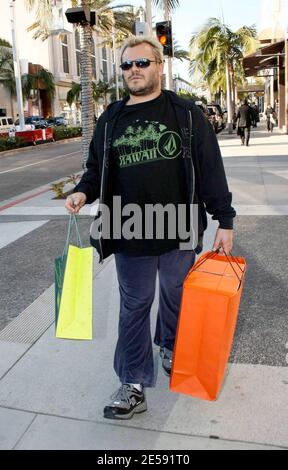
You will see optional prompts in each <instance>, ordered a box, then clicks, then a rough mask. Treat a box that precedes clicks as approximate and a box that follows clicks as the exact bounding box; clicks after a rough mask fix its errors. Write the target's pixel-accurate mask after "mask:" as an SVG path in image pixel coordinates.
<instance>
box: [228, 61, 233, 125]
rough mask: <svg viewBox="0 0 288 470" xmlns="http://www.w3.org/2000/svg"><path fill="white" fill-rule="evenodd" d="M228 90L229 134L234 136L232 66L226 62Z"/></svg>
mask: <svg viewBox="0 0 288 470" xmlns="http://www.w3.org/2000/svg"><path fill="white" fill-rule="evenodd" d="M226 85H227V86H226V88H227V113H228V133H229V134H232V129H233V124H232V103H231V82H230V66H229V62H228V60H227V62H226Z"/></svg>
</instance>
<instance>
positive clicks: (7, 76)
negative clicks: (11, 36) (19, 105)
mask: <svg viewBox="0 0 288 470" xmlns="http://www.w3.org/2000/svg"><path fill="white" fill-rule="evenodd" d="M0 84H1V85H3V86H4V87H5V88H6V90H7V91H8V92H9V95H10V102H11V115H12V117H14V109H13V98H14V97H15V96H16V82H15V75H14V62H13V49H12V45H11V44H10V42H8V41H6V40H5V39H2V38H0Z"/></svg>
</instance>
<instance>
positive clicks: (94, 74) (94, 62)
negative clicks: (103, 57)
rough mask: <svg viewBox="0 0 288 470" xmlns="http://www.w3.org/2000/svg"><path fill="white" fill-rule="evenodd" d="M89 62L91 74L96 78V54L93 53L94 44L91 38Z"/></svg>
mask: <svg viewBox="0 0 288 470" xmlns="http://www.w3.org/2000/svg"><path fill="white" fill-rule="evenodd" d="M91 62H92V75H93V78H96V54H95V44H94V40H93V38H92V44H91Z"/></svg>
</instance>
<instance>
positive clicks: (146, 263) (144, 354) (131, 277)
mask: <svg viewBox="0 0 288 470" xmlns="http://www.w3.org/2000/svg"><path fill="white" fill-rule="evenodd" d="M120 67H121V69H122V72H123V79H124V81H125V83H126V85H127V87H128V89H129V93H130V94H129V97H128V98H126V99H124V100H123V101H121V102H117V103H114V104H111V105H110V106H109V108H108V109H107V111H105V112H104V113H103V114H102V116H100V118H99V120H98V123H97V127H96V130H95V134H94V136H93V139H92V142H91V146H90V155H89V159H88V162H87V171H86V173H84V175H83V177H82V179H81V181H80V183H79V184H78V186H77V187H76V188H75V193H74V194H73V195H71V196H69V197H68V199H67V202H66V208H67V209H68V211H70V212H72V213H77V212H78V211H79V209H80V208H81V207H82V206H83V205H84V204H85V203H92V202H93V201H95V200H96V199H97V198H98V197H99V196H100V202H99V203H100V204H101V207H102V206H104V205H105V208H106V206H108V207H109V208H110V209H111V211H112V219H114V218H115V217H116V216H117V215H118V214H119V213H120V212H121V214H122V219H121V224H122V231H124V228H126V224H127V215H129V214H128V212H129V211H126V212H125V214H126V215H125V214H124V215H123V209H124V210H125V208H126V209H127V208H129V207H131V204H134V205H135V203H137V207H140V208H141V211H142V212H141V214H143V211H145V210H146V209H147V208H148V206H149V205H151V204H152V205H156V204H158V205H159V204H160V205H162V206H163V207H165V206H166V205H170V207H171V205H172V207H175V208H178V207H179V208H180V205H181V204H182V207H183V204H184V207H185V208H187V207H188V208H189V209H190V204H193V203H194V204H197V210H198V214H197V216H198V219H199V220H198V228H197V229H198V232H197V235H199V237H198V241H196V242H195V243H194V244H193V246H190V243H189V248H187V247H186V241H187V237H186V236H183V237H182V236H181V237H180V236H178V235H176V236H174V237H168V236H167V223H166V225H165V227H164V232H165V236H164V237H163V236H162V237H161V236H160V237H158V236H157V233H156V235H155V230H153V236H152V237H150V238H149V237H142V238H141V237H139V236H137V237H135V238H131V237H125V236H123V234H122V236H120V237H117V236H116V235H115V236H114V237H112V239H109V237H105V236H104V234H103V225H104V223H105V220H106V222H107V217H106V219H105V217H104V216H105V214H104V212H105V210H104V209H103V213H101V217H100V218H99V219H97V221H99V220H100V219H101V218H102V219H101V223H100V225H99V227H98V230H100V232H101V230H102V232H101V233H100V235H99V240H96V238H97V234H96V232H97V230H96V229H95V227H94V228H93V226H92V228H91V243H92V244H93V245H94V246H96V247H97V249H98V251H99V254H100V260H103V259H104V258H106V257H107V256H108V255H110V254H111V253H115V262H116V270H117V277H118V282H119V290H120V319H119V329H118V335H119V336H118V342H117V346H116V351H115V356H114V369H115V371H116V373H117V375H118V377H119V379H120V382H121V387H120V388H119V390H118V391H117V392H116V394H115V395H114V397H111V399H112V401H111V402H110V403H109V404H108V405H107V406H106V407H105V408H104V417H106V418H110V419H129V418H131V417H132V416H133V415H134V413H141V412H143V411H146V409H147V403H146V398H145V394H144V387H151V386H153V381H154V370H153V354H152V340H151V333H150V318H149V316H150V308H151V305H152V302H153V299H154V293H155V282H156V275H157V272H158V275H159V294H160V295H159V308H158V317H157V326H156V333H155V337H154V342H155V343H156V344H157V345H158V346H159V347H160V355H161V357H162V366H163V368H164V371H165V372H166V374H167V375H169V374H170V372H171V363H172V352H173V347H174V342H175V334H176V327H177V320H178V313H179V307H180V301H181V289H182V284H183V281H184V279H185V276H186V275H187V273H188V271H189V269H190V268H191V266H192V265H193V263H194V260H195V252H196V253H199V252H200V251H201V246H202V238H203V232H204V230H205V229H206V227H207V218H206V210H207V211H208V212H209V213H210V214H212V215H213V218H214V219H217V220H219V228H218V230H217V234H216V238H215V242H214V246H213V249H217V248H220V250H221V251H222V252H223V250H225V252H226V253H229V252H230V250H231V248H232V233H233V230H232V229H233V217H234V216H235V211H234V209H233V208H232V207H231V193H229V191H228V187H227V182H226V177H225V173H224V168H223V163H222V158H221V155H220V151H219V147H218V143H217V139H216V137H215V134H214V131H213V129H212V127H211V125H210V123H209V122H208V121H207V120H206V118H205V116H204V115H203V113H202V112H201V110H199V109H198V108H197V106H196V105H195V104H194V103H193V102H191V101H187V100H183V99H180V98H179V97H178V96H177V95H176V94H174V93H172V92H168V91H161V80H162V76H163V49H162V46H161V45H160V43H159V42H158V41H157V40H155V39H154V38H149V37H143V36H141V37H133V38H130V39H129V40H128V41H127V42H126V43H125V44H124V46H123V49H122V54H121V66H120ZM116 196H118V197H119V196H121V207H120V209H118V210H116V209H113V203H112V197H114V198H115V197H116ZM113 201H114V199H113ZM187 212H189V211H187ZM179 213H180V211H179ZM179 213H178V216H179ZM188 218H189V217H188ZM190 219H191V220H189V224H192V222H191V221H192V219H193V217H192V216H191V215H190ZM196 219H197V217H196ZM143 221H144V226H145V229H146V228H149V227H147V226H148V225H149V224H148V223H147V224H146V219H145V217H144V216H143V217H141V222H143ZM157 222H158V220H157V221H156V223H157ZM95 224H96V221H95V222H94V225H95ZM107 224H108V222H107ZM145 224H146V225H145ZM193 224H194V228H195V226H196V224H195V221H193ZM182 225H183V224H182ZM178 228H179V227H178ZM180 228H181V227H180ZM182 228H183V227H182ZM192 232H193V230H192ZM194 232H196V229H195V230H194ZM142 233H144V232H142ZM177 233H178V232H177ZM184 241H185V243H184V245H185V249H180V248H181V246H182V242H184Z"/></svg>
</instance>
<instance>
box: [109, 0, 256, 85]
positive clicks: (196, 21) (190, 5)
mask: <svg viewBox="0 0 288 470" xmlns="http://www.w3.org/2000/svg"><path fill="white" fill-rule="evenodd" d="M116 3H117V4H118V5H120V4H121V3H122V2H121V1H119V0H118V1H117V2H116ZM123 3H126V2H123ZM127 3H130V4H131V5H135V6H143V7H144V8H145V1H144V0H129V1H128V2H127ZM179 3H180V7H178V8H177V9H176V10H175V11H174V12H173V15H172V30H173V35H174V36H175V39H176V40H177V42H178V44H179V46H180V47H181V48H183V49H187V50H188V46H189V41H190V38H191V35H192V33H194V32H196V31H197V30H198V29H199V28H200V27H201V25H202V24H204V23H205V22H206V20H207V19H208V18H209V17H217V18H219V17H222V11H223V16H224V22H225V23H226V24H227V25H228V26H230V27H231V28H232V29H235V30H237V29H238V28H240V27H241V26H243V25H248V26H251V25H252V24H256V26H258V28H259V26H260V22H261V3H262V1H261V0H241V1H240V2H236V1H235V0H234V1H233V0H179ZM153 16H154V17H155V21H162V20H163V15H162V14H161V10H159V9H157V10H156V9H155V7H153ZM182 64H183V63H182ZM182 64H181V62H180V61H179V60H176V61H175V60H174V66H173V73H175V74H178V73H179V75H180V76H181V77H182V78H184V79H186V80H189V74H188V66H187V65H186V64H183V65H182Z"/></svg>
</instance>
